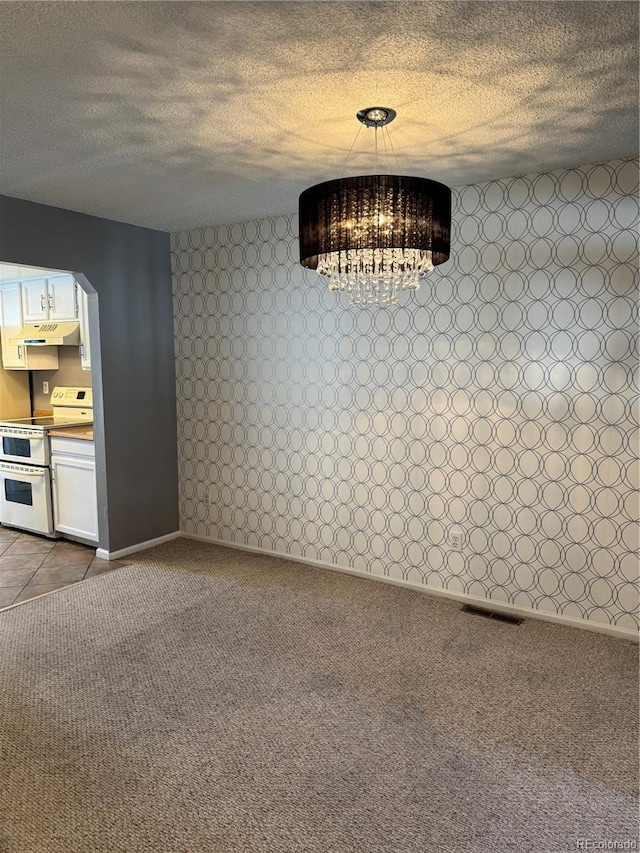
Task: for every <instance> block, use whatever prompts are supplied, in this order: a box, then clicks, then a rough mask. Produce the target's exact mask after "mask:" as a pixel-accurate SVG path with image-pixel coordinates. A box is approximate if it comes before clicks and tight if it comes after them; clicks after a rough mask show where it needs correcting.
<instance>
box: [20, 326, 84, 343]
mask: <svg viewBox="0 0 640 853" xmlns="http://www.w3.org/2000/svg"><path fill="white" fill-rule="evenodd" d="M9 343H10V344H13V346H27V347H50V346H57V347H61V346H72V347H78V346H80V323H79V322H78V321H77V320H70V321H67V322H64V323H30V324H29V325H27V326H23V327H22V328H21V329H20V331H19V332H18V334H17V335H16V336H15V338H9Z"/></svg>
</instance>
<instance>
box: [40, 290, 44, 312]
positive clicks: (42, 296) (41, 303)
mask: <svg viewBox="0 0 640 853" xmlns="http://www.w3.org/2000/svg"><path fill="white" fill-rule="evenodd" d="M40 310H41V311H44V293H42V294H41V295H40Z"/></svg>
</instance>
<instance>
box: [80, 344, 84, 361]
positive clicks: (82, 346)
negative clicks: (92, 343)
mask: <svg viewBox="0 0 640 853" xmlns="http://www.w3.org/2000/svg"><path fill="white" fill-rule="evenodd" d="M80 358H84V344H80Z"/></svg>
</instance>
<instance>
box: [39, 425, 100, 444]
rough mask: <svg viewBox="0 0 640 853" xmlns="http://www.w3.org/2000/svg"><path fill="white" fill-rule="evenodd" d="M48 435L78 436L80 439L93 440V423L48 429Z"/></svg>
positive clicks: (59, 436)
mask: <svg viewBox="0 0 640 853" xmlns="http://www.w3.org/2000/svg"><path fill="white" fill-rule="evenodd" d="M48 432H49V435H51V436H57V437H58V438H78V439H80V440H81V441H93V424H92V425H91V426H75V427H60V428H59V429H50V430H49V431H48Z"/></svg>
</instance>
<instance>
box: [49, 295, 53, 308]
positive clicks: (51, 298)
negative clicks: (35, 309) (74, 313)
mask: <svg viewBox="0 0 640 853" xmlns="http://www.w3.org/2000/svg"><path fill="white" fill-rule="evenodd" d="M52 310H53V294H51V293H50V294H49V311H52Z"/></svg>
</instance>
